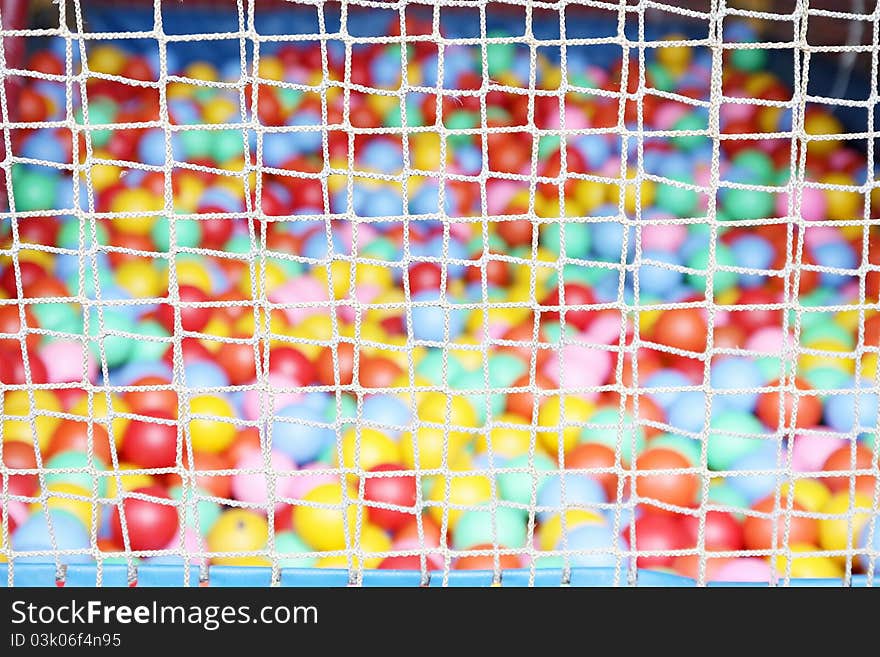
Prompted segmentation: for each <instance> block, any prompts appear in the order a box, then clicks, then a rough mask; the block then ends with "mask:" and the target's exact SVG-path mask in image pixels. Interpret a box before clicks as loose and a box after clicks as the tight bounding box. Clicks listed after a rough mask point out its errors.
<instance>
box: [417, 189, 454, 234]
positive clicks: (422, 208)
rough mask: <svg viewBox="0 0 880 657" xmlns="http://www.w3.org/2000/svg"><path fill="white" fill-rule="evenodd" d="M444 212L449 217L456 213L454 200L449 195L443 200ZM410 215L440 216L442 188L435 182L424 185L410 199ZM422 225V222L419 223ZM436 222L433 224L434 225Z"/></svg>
mask: <svg viewBox="0 0 880 657" xmlns="http://www.w3.org/2000/svg"><path fill="white" fill-rule="evenodd" d="M443 206H444V211H445V213H446V214H447V215H451V214H453V212H454V203H453V199H452V197H451V196H450V195H449V194H446V195H445V196H444V198H443ZM409 213H410V214H439V213H440V187H439V185H438V184H437V183H435V182H430V183H426V184H424V185H422V186H421V187H420V188H419V191H417V192H416V193H415V194H414V195H413V196H412V197H410V199H409ZM419 223H422V222H419ZM433 223H434V222H432V224H433Z"/></svg>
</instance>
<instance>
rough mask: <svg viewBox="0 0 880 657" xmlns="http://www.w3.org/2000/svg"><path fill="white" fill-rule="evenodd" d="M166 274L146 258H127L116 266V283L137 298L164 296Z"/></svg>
mask: <svg viewBox="0 0 880 657" xmlns="http://www.w3.org/2000/svg"><path fill="white" fill-rule="evenodd" d="M164 279H165V276H164V275H163V272H162V271H160V270H159V269H157V267H156V266H155V265H154V264H152V263H151V262H149V261H146V260H126V261H125V262H123V263H122V264H121V265H119V267H117V268H116V283H117V284H118V285H119V287H121V288H122V289H124V290H125V291H126V292H128V293H129V294H130V295H131V296H132V298H135V299H150V298H154V297H159V296H162V292H163V286H164Z"/></svg>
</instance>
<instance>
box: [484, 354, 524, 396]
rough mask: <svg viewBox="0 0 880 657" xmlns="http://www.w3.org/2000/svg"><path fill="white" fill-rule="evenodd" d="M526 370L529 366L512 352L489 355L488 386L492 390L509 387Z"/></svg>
mask: <svg viewBox="0 0 880 657" xmlns="http://www.w3.org/2000/svg"><path fill="white" fill-rule="evenodd" d="M528 371H529V366H528V365H526V363H524V362H523V360H522V359H521V358H517V357H516V356H514V355H513V354H507V353H503V352H502V353H496V354H492V355H491V356H489V386H490V387H491V388H492V389H493V390H494V389H496V388H510V387H511V386H513V383H514V382H515V381H516V380H517V379H518V378H520V377H521V376H522V375H523V374H526V373H527V372H528Z"/></svg>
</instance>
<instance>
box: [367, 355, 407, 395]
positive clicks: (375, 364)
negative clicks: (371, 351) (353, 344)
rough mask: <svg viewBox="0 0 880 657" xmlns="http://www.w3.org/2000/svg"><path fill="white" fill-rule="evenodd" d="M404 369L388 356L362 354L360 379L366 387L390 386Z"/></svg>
mask: <svg viewBox="0 0 880 657" xmlns="http://www.w3.org/2000/svg"><path fill="white" fill-rule="evenodd" d="M402 373H403V370H402V369H400V367H398V366H397V364H396V363H394V362H393V361H390V360H388V359H387V358H381V357H372V356H361V359H360V363H359V366H358V380H359V381H360V382H361V385H362V386H364V387H365V388H390V387H392V386H393V384H394V382H395V381H396V380H397V379H398V377H400V375H401V374H402Z"/></svg>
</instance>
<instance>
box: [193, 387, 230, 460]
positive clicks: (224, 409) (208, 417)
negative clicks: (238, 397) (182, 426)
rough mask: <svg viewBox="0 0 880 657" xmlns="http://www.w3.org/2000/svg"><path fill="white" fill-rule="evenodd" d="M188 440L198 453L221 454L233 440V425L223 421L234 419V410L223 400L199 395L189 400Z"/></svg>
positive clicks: (212, 396)
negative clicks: (190, 417)
mask: <svg viewBox="0 0 880 657" xmlns="http://www.w3.org/2000/svg"><path fill="white" fill-rule="evenodd" d="M189 412H190V416H192V417H193V419H191V420H190V422H189V438H190V442H191V445H192V448H193V449H194V450H196V451H199V452H211V453H217V452H222V451H224V450H225V449H226V448H228V447H229V446H230V445H231V444H232V441H233V440H235V432H236V429H235V425H234V424H233V423H232V422H228V421H224V420H229V419H232V418H234V417H235V410H234V409H233V407H232V405H231V404H230V403H229V402H228V401H227V400H226V399H224V398H222V397H217V396H214V395H199V396H197V397H193V398H192V399H190V403H189ZM196 416H201V417H196Z"/></svg>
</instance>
